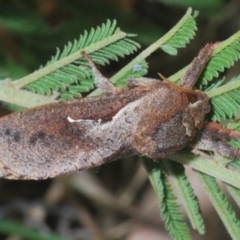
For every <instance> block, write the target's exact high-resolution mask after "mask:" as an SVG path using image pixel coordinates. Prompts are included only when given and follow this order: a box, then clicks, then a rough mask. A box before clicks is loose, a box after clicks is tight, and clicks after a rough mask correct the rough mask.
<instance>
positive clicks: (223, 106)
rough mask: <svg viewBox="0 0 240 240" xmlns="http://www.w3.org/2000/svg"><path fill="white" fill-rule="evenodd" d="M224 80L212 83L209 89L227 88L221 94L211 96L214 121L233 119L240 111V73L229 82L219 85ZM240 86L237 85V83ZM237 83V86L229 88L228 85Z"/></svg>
mask: <svg viewBox="0 0 240 240" xmlns="http://www.w3.org/2000/svg"><path fill="white" fill-rule="evenodd" d="M222 82H223V81H221V80H220V81H218V82H217V83H216V84H214V85H212V86H211V87H210V88H208V89H207V91H206V93H207V94H208V90H211V91H212V90H213V89H217V88H218V91H219V90H221V88H223V89H224V88H225V89H226V90H225V91H222V92H221V93H220V94H218V95H216V96H215V97H212V98H211V105H212V117H211V118H212V121H220V120H223V119H233V118H234V117H235V116H236V114H237V113H238V112H239V111H240V84H239V83H240V75H238V76H237V77H234V78H233V79H231V80H230V81H229V82H228V83H227V84H225V85H223V86H219V85H220V84H222ZM236 84H238V85H239V87H237V85H236ZM231 85H233V86H234V85H235V86H236V87H235V88H231V89H230V90H228V86H231Z"/></svg>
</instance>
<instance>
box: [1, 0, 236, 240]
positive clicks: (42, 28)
mask: <svg viewBox="0 0 240 240" xmlns="http://www.w3.org/2000/svg"><path fill="white" fill-rule="evenodd" d="M188 7H192V8H193V9H194V10H199V12H200V14H199V16H198V18H197V23H198V25H197V26H198V31H197V34H196V37H195V39H194V40H192V41H191V43H190V44H189V45H188V46H187V48H185V49H181V50H179V51H178V55H177V56H169V55H167V54H166V53H163V52H162V51H160V50H159V51H157V52H155V53H154V54H153V55H151V56H150V57H149V58H148V59H147V61H148V63H149V73H148V75H147V76H150V77H155V78H157V73H158V72H161V73H162V74H163V75H165V76H169V75H172V74H173V73H175V72H176V71H177V70H179V69H181V68H182V67H184V66H185V65H186V64H188V63H189V62H191V60H192V59H193V57H194V56H196V55H197V53H198V51H199V49H200V48H202V47H203V46H204V45H205V44H206V43H207V42H216V41H222V40H224V39H226V38H228V37H230V36H231V35H232V34H233V33H235V32H237V31H238V30H239V29H240V2H239V1H238V0H232V1H231V0H229V1H228V0H211V1H194V0H182V1H177V0H168V1H167V0H121V1H120V0H88V1H67V0H55V1H54V0H49V1H47V0H38V1H37V0H35V1H27V0H25V1H24V0H22V1H20V0H9V1H4V0H0V79H4V78H7V77H10V78H13V79H18V78H20V77H22V76H25V75H27V74H28V73H31V72H32V71H34V70H35V69H37V68H38V67H39V66H40V65H44V64H45V63H46V62H47V60H49V59H50V57H51V56H52V55H54V54H55V52H56V47H59V48H60V49H62V47H63V45H64V44H66V43H67V42H68V41H72V40H73V39H74V38H78V37H79V34H81V33H83V32H84V30H90V28H91V27H96V26H98V25H100V24H102V23H103V22H106V19H116V20H117V22H118V26H119V27H121V29H122V30H123V31H125V32H128V33H136V34H137V37H136V38H135V40H136V41H138V42H139V43H140V44H141V46H142V48H141V49H144V48H145V47H147V46H149V45H150V44H151V43H153V42H154V41H156V40H157V39H158V38H160V37H161V36H162V35H163V34H164V33H166V32H167V31H168V30H170V29H171V28H172V27H173V26H174V25H175V24H176V23H177V22H178V21H179V20H180V18H181V17H182V16H183V15H184V14H185V12H186V10H187V8H188ZM140 51H141V50H140ZM136 54H137V53H136ZM133 57H134V56H128V57H126V58H125V59H121V60H120V61H119V62H112V63H111V65H110V66H109V65H108V66H105V67H101V71H102V72H104V74H105V75H106V76H111V75H113V74H114V73H115V72H116V71H118V70H119V69H121V67H123V66H124V65H125V64H126V63H127V62H128V61H130V59H131V58H133ZM239 70H240V66H239V64H236V65H235V66H234V67H233V68H231V69H230V70H228V71H227V72H226V73H225V74H226V75H227V76H233V75H238V74H239V72H240V71H239ZM6 113H7V110H6V109H4V108H1V109H0V114H1V115H4V114H6ZM187 174H188V176H189V177H190V179H191V184H192V186H193V187H194V189H195V193H196V194H197V195H198V197H199V199H200V204H201V208H202V211H203V215H204V218H205V223H206V234H205V235H204V236H201V235H199V234H198V233H197V232H194V231H193V232H192V236H193V239H194V240H195V239H197V240H198V239H199V240H200V239H211V240H213V239H218V240H219V239H225V240H226V239H230V237H229V235H228V233H227V232H226V230H225V228H224V227H223V225H222V223H221V221H220V219H219V218H218V215H217V213H216V211H215V210H214V209H213V208H212V206H211V204H210V202H209V200H208V199H207V197H206V196H205V194H204V192H203V190H202V188H201V186H200V185H199V183H198V181H197V179H196V177H195V176H194V174H193V173H192V172H191V170H190V169H187ZM230 201H231V199H230ZM180 204H181V203H180ZM233 206H234V203H233ZM235 209H237V208H235ZM0 239H7V240H21V239H59V240H60V239H72V240H74V239H79V240H82V239H84V240H88V239H89V240H91V239H97V240H104V239H106V240H117V239H119V240H120V239H127V240H142V239H144V240H145V239H148V240H155V239H163V240H164V239H170V237H169V236H168V233H167V232H166V230H165V229H164V225H163V223H162V221H161V219H160V217H159V210H158V203H157V198H156V195H155V193H154V192H153V190H152V188H151V186H150V183H149V181H148V178H147V174H146V172H145V169H144V168H143V167H142V165H141V161H140V160H139V159H138V157H135V158H131V159H124V160H119V161H116V162H113V163H110V164H107V165H105V166H102V167H101V168H100V169H98V170H97V171H96V172H93V171H81V172H80V173H76V174H73V175H70V176H66V177H65V176H63V177H58V178H55V179H49V180H44V181H10V180H4V179H1V180H0Z"/></svg>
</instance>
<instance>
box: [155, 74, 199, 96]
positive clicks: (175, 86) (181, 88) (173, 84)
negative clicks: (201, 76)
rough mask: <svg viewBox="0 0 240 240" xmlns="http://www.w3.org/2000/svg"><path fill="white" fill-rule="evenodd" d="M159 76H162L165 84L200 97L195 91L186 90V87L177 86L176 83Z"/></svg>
mask: <svg viewBox="0 0 240 240" xmlns="http://www.w3.org/2000/svg"><path fill="white" fill-rule="evenodd" d="M158 75H159V76H160V78H161V79H162V80H163V81H164V82H167V83H168V84H170V85H171V86H173V87H174V88H176V89H178V90H179V91H182V92H187V93H190V94H193V95H195V96H197V95H198V94H197V93H196V92H195V91H194V90H191V89H189V88H185V87H181V86H178V85H177V84H175V83H173V82H172V81H170V80H169V79H168V78H166V77H164V76H163V75H162V74H161V73H158Z"/></svg>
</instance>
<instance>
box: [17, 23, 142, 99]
mask: <svg viewBox="0 0 240 240" xmlns="http://www.w3.org/2000/svg"><path fill="white" fill-rule="evenodd" d="M130 37H131V35H127V34H125V33H123V32H121V31H120V29H119V28H117V27H116V21H112V22H111V21H110V20H108V21H107V22H106V23H105V24H102V25H101V27H97V28H96V29H93V28H92V29H91V31H90V32H89V33H88V32H87V31H85V32H84V34H83V35H80V37H79V39H78V40H74V41H73V42H69V43H68V44H67V45H66V46H65V47H64V49H63V51H60V50H59V49H57V53H56V55H55V56H53V57H52V58H51V60H50V61H49V62H48V63H47V64H46V66H45V67H41V68H40V69H39V70H38V72H39V73H41V74H40V76H37V77H35V79H31V80H29V82H30V83H29V82H26V81H24V80H25V79H20V80H18V81H17V82H16V83H15V85H16V86H18V87H23V86H24V88H26V89H28V90H30V91H33V92H35V93H38V94H50V93H51V92H52V91H57V92H60V93H61V95H60V99H62V100H63V99H69V98H74V97H79V96H81V93H84V92H88V91H89V90H91V89H92V88H93V87H94V79H93V74H92V71H91V69H90V67H89V65H88V63H87V62H86V60H85V59H83V58H82V56H81V51H86V52H87V53H89V55H90V57H91V58H92V60H93V61H94V62H95V63H96V64H101V65H104V64H106V63H109V60H115V61H117V60H118V58H119V57H124V56H125V55H128V54H131V53H133V52H134V51H136V50H137V49H138V48H139V47H140V46H139V44H138V43H136V42H134V41H133V40H131V39H130ZM75 55H76V56H75ZM50 68H52V69H51V70H48V71H46V70H45V69H50ZM35 75H36V74H35Z"/></svg>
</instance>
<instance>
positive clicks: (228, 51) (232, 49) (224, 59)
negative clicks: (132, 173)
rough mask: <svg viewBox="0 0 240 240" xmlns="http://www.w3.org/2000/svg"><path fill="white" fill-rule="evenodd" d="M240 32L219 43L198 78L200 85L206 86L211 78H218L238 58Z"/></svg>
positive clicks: (239, 56)
mask: <svg viewBox="0 0 240 240" xmlns="http://www.w3.org/2000/svg"><path fill="white" fill-rule="evenodd" d="M239 52H240V31H239V32H237V33H236V34H234V35H233V36H231V37H230V38H228V39H227V40H225V41H224V42H222V43H220V44H219V45H218V46H217V47H216V49H215V50H214V51H213V54H212V57H211V59H210V60H209V62H208V64H207V66H206V67H205V69H204V71H203V73H202V74H201V76H200V82H199V84H200V85H203V86H202V87H204V85H208V83H209V81H212V80H213V78H215V77H219V72H223V71H224V69H225V68H230V67H231V66H233V64H234V62H236V61H237V60H239V58H240V54H239Z"/></svg>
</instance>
